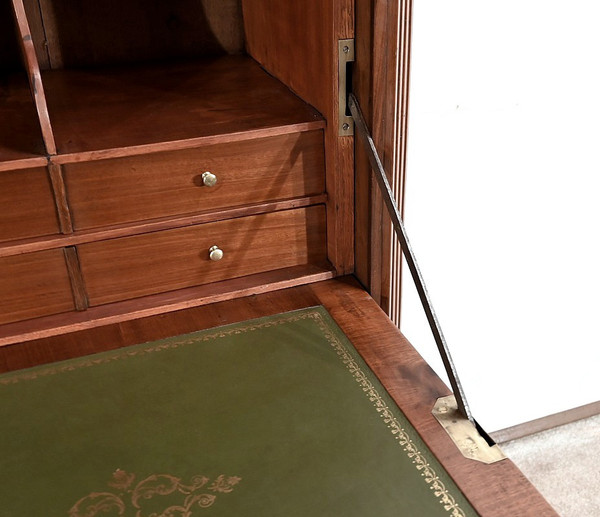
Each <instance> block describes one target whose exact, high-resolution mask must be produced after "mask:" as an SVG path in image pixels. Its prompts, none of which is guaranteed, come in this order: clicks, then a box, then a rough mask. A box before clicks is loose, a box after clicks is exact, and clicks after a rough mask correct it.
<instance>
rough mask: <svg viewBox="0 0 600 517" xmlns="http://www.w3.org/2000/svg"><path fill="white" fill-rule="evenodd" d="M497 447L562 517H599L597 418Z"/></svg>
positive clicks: (599, 428) (599, 437)
mask: <svg viewBox="0 0 600 517" xmlns="http://www.w3.org/2000/svg"><path fill="white" fill-rule="evenodd" d="M501 446H502V450H503V451H504V452H505V453H506V455H507V456H508V457H509V458H510V459H511V460H512V461H513V462H515V463H516V464H517V466H518V467H519V468H520V469H521V470H522V471H523V473H524V474H525V475H526V476H527V477H528V478H529V480H530V481H531V482H532V483H533V484H534V485H535V486H536V488H537V489H538V490H539V491H540V492H541V493H542V495H543V496H544V497H545V498H546V500H547V501H548V502H549V503H550V504H551V505H552V506H553V507H554V509H555V510H556V511H557V512H558V513H559V514H560V515H561V516H562V517H598V516H600V491H598V487H600V467H599V466H598V460H599V459H600V415H597V416H594V417H591V418H587V419H585V420H580V421H578V422H573V423H571V424H567V425H563V426H560V427H556V428H554V429H550V430H548V431H544V432H542V433H538V434H534V435H532V436H527V437H525V438H520V439H518V440H513V441H511V442H506V443H503V444H502V445H501Z"/></svg>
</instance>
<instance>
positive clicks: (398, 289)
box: [389, 0, 412, 326]
mask: <svg viewBox="0 0 600 517" xmlns="http://www.w3.org/2000/svg"><path fill="white" fill-rule="evenodd" d="M398 15H399V38H398V46H399V59H398V92H397V98H398V107H397V111H396V127H397V132H396V141H395V142H394V145H395V154H396V157H397V159H396V167H395V168H394V178H393V180H394V194H395V197H396V202H397V203H398V206H399V207H400V212H401V214H402V216H403V217H404V192H405V189H404V186H405V181H406V157H407V150H408V138H407V135H408V105H409V91H410V56H411V52H410V50H411V38H412V0H402V1H401V5H400V12H399V13H398ZM392 239H393V240H392V243H393V245H392V250H391V251H392V255H391V257H390V268H389V271H390V318H391V320H392V321H393V322H394V323H396V325H398V326H400V319H401V309H402V250H401V247H400V244H399V243H398V240H397V239H396V237H395V236H392Z"/></svg>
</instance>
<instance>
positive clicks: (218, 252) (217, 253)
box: [208, 246, 223, 262]
mask: <svg viewBox="0 0 600 517" xmlns="http://www.w3.org/2000/svg"><path fill="white" fill-rule="evenodd" d="M208 258H210V260H214V261H215V262H216V261H217V260H221V259H222V258H223V250H222V249H221V248H219V246H212V247H211V248H210V249H209V250H208Z"/></svg>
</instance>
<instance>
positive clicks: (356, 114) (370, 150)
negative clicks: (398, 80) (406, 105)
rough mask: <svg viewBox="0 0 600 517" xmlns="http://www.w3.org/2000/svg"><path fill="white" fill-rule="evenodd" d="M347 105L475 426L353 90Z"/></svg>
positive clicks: (462, 406) (461, 403)
mask: <svg viewBox="0 0 600 517" xmlns="http://www.w3.org/2000/svg"><path fill="white" fill-rule="evenodd" d="M348 107H349V108H350V112H351V113H352V118H353V119H354V124H355V130H356V133H358V136H359V137H360V138H361V140H362V141H363V142H364V144H365V147H366V149H367V154H368V156H369V162H370V164H371V168H372V169H373V174H374V175H375V179H376V180H377V183H378V185H379V188H380V189H381V193H382V196H383V200H384V202H385V204H386V206H387V209H388V212H389V215H390V218H391V220H392V225H393V227H394V231H395V232H396V236H397V237H398V240H399V241H400V245H401V247H402V253H403V254H404V258H405V259H406V263H407V264H408V269H409V270H410V273H411V275H412V277H413V281H414V282H415V286H416V288H417V292H418V293H419V298H420V299H421V304H422V305H423V310H424V311H425V315H426V316H427V321H428V322H429V327H430V328H431V332H432V333H433V337H434V339H435V343H436V345H437V347H438V350H439V352H440V355H441V356H442V361H443V362H444V367H445V368H446V373H447V374H448V378H449V379H450V385H451V386H452V390H453V391H454V396H455V397H456V402H457V405H458V411H459V413H460V414H461V415H462V416H464V417H465V418H467V419H468V420H469V421H470V422H471V423H472V424H473V425H476V424H475V421H474V420H473V416H472V415H471V411H470V409H469V405H468V404H467V399H466V397H465V393H464V391H463V389H462V386H461V383H460V380H459V378H458V374H457V372H456V367H455V366H454V362H453V361H452V357H451V355H450V350H449V349H448V345H447V344H446V339H445V338H444V334H443V333H442V328H441V326H440V323H439V321H438V319H437V316H436V315H435V311H434V310H433V305H432V303H431V299H430V298H429V294H428V293H427V289H426V287H425V282H424V280H423V275H422V274H421V271H420V269H419V266H418V264H417V260H416V258H415V255H414V253H413V250H412V248H411V246H410V243H409V242H408V236H407V235H406V230H405V229H404V223H403V222H402V217H401V216H400V211H399V210H398V207H397V206H396V201H395V199H394V196H393V193H392V189H391V188H390V184H389V182H388V180H387V176H386V174H385V170H384V168H383V164H382V163H381V160H380V158H379V155H378V154H377V149H376V148H375V143H374V142H373V138H372V137H371V134H370V132H369V128H368V127H367V124H366V123H365V119H364V117H363V114H362V111H361V109H360V106H359V104H358V101H357V100H356V97H355V96H354V94H353V93H350V95H349V96H348Z"/></svg>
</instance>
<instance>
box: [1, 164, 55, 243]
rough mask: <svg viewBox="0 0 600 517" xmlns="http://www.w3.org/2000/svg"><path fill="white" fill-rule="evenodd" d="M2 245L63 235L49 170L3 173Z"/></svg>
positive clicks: (39, 168)
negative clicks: (15, 241)
mask: <svg viewBox="0 0 600 517" xmlns="http://www.w3.org/2000/svg"><path fill="white" fill-rule="evenodd" d="M0 207H1V210H0V242H6V241H11V240H16V239H25V238H28V237H40V236H43V235H52V234H56V233H59V227H58V218H57V213H56V205H55V203H54V195H53V194H52V187H51V184H50V178H49V176H48V171H47V169H46V168H45V167H36V168H33V169H22V170H14V171H4V172H0Z"/></svg>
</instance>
